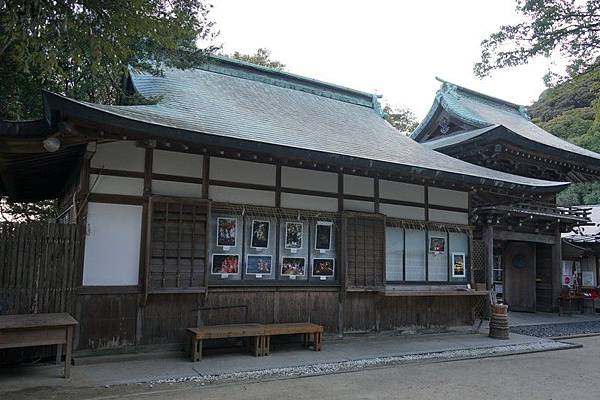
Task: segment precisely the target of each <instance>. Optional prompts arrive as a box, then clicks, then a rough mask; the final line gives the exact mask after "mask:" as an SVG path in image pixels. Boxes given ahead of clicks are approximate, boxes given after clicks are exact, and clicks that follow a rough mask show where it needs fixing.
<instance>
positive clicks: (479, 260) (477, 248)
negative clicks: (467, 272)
mask: <svg viewBox="0 0 600 400" xmlns="http://www.w3.org/2000/svg"><path fill="white" fill-rule="evenodd" d="M471 273H472V274H473V282H474V283H481V284H485V281H486V278H485V244H484V243H483V240H473V255H472V257H471Z"/></svg>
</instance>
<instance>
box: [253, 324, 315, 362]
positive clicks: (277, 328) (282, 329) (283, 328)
mask: <svg viewBox="0 0 600 400" xmlns="http://www.w3.org/2000/svg"><path fill="white" fill-rule="evenodd" d="M263 327H264V335H265V337H264V347H263V354H264V355H265V356H266V355H268V354H269V352H270V347H271V336H276V335H297V334H301V335H302V343H303V345H304V347H309V346H310V345H311V344H312V346H313V349H314V351H321V336H322V335H323V327H322V326H321V325H317V324H311V323H308V322H295V323H287V324H268V325H264V326H263ZM311 336H312V342H311V340H310V339H311Z"/></svg>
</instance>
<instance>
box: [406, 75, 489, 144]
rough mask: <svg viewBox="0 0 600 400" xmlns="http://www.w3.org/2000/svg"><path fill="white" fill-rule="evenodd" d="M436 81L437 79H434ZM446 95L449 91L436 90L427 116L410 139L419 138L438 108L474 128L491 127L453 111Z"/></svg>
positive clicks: (463, 113)
mask: <svg viewBox="0 0 600 400" xmlns="http://www.w3.org/2000/svg"><path fill="white" fill-rule="evenodd" d="M436 79H438V78H437V77H436ZM446 95H448V96H451V95H452V93H451V91H448V90H446V91H445V90H443V88H440V89H438V91H437V92H436V94H435V99H434V101H433V104H432V105H431V108H430V109H429V111H428V112H427V115H425V118H423V120H422V121H421V122H420V123H419V125H418V126H417V127H416V128H415V130H414V131H413V132H412V133H411V134H410V135H409V137H410V138H411V139H414V140H417V139H418V138H419V135H420V134H421V132H422V131H423V129H425V127H426V126H428V125H429V123H430V122H431V120H432V119H433V116H434V115H435V114H436V112H437V109H438V107H442V108H443V109H444V110H445V111H446V112H447V113H448V114H449V115H450V116H451V117H454V118H456V119H458V120H460V121H463V122H466V123H468V124H471V125H473V126H475V127H476V128H485V127H486V126H490V125H493V124H490V123H489V122H487V121H485V120H483V119H480V118H476V117H474V116H471V117H470V116H467V115H466V114H467V113H466V112H462V113H461V112H460V111H459V110H455V109H454V107H453V106H452V104H451V103H450V102H448V100H447V99H446V97H445V96H446Z"/></svg>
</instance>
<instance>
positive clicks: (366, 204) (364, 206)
mask: <svg viewBox="0 0 600 400" xmlns="http://www.w3.org/2000/svg"><path fill="white" fill-rule="evenodd" d="M344 210H348V211H366V212H374V211H375V204H374V203H373V202H370V201H362V200H346V199H344Z"/></svg>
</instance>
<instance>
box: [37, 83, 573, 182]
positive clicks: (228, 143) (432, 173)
mask: <svg viewBox="0 0 600 400" xmlns="http://www.w3.org/2000/svg"><path fill="white" fill-rule="evenodd" d="M44 98H45V102H46V103H47V105H48V107H49V109H48V112H49V114H50V115H57V113H56V112H54V111H57V110H60V111H61V113H63V114H66V115H70V116H73V117H76V118H78V119H81V120H84V121H90V122H93V123H97V124H98V123H100V124H103V125H107V126H111V127H112V128H116V129H117V130H121V131H122V130H129V131H131V132H134V133H136V134H137V135H139V137H140V138H148V136H150V137H153V138H154V137H158V138H164V139H169V140H175V141H181V142H184V143H185V142H187V143H190V144H197V145H209V146H210V145H212V146H221V147H229V148H239V147H240V145H242V144H243V147H244V149H247V150H250V151H254V152H258V153H270V154H281V152H282V150H287V151H288V152H289V151H292V152H293V153H296V154H297V155H298V156H299V157H304V158H305V159H308V160H311V161H317V162H323V163H339V161H340V160H343V163H344V164H349V165H353V166H356V167H357V168H364V169H373V168H375V169H385V170H390V169H394V170H395V171H394V172H401V173H403V174H407V175H412V174H417V175H418V174H420V175H422V176H423V177H424V178H428V179H440V180H444V179H445V180H448V181H450V182H453V183H456V184H463V185H464V186H468V187H471V186H485V187H488V188H495V189H505V190H522V191H531V192H536V193H537V192H539V193H548V192H550V193H555V192H558V191H560V190H562V189H564V188H565V187H567V186H568V185H569V183H568V182H556V183H554V182H548V184H547V185H532V184H525V183H515V182H509V181H503V180H499V179H492V178H484V177H480V176H472V175H466V174H460V173H450V172H446V171H441V170H435V169H428V168H422V167H415V166H410V165H405V164H397V163H392V162H387V161H380V160H371V159H365V158H360V157H353V156H348V155H342V154H335V153H326V152H320V151H316V150H310V149H300V148H296V147H290V146H283V145H276V144H270V143H263V142H256V141H250V140H246V139H238V138H230V137H226V136H217V135H209V134H206V133H204V132H197V131H190V130H185V129H181V128H177V127H170V126H164V125H159V124H155V123H152V122H147V121H140V120H136V119H131V118H127V117H124V116H120V115H117V114H114V113H111V112H108V111H106V110H99V109H96V108H93V107H90V106H88V105H86V104H84V103H82V102H78V101H75V100H72V99H69V98H66V97H63V96H60V95H57V94H54V93H50V92H45V93H44ZM52 122H53V123H54V124H55V123H57V122H58V121H52ZM290 149H291V150H290ZM515 177H517V176H515Z"/></svg>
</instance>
